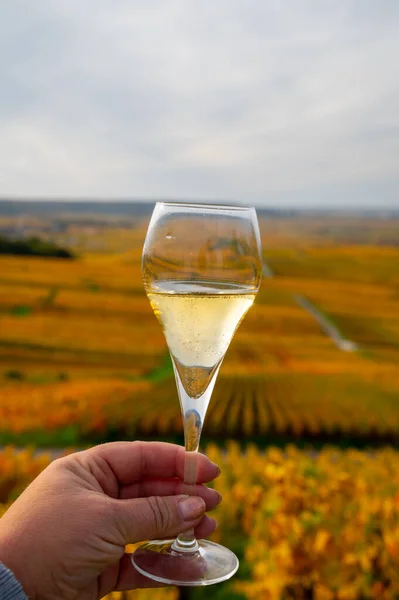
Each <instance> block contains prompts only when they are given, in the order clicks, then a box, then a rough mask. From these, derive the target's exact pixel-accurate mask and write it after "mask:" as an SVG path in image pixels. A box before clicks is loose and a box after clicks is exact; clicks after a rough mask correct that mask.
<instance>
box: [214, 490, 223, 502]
mask: <svg viewBox="0 0 399 600" xmlns="http://www.w3.org/2000/svg"><path fill="white" fill-rule="evenodd" d="M213 491H214V492H215V494H216V496H217V499H218V504H219V503H220V502H221V501H222V494H220V492H218V491H217V490H213Z"/></svg>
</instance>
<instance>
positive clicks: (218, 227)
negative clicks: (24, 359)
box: [132, 202, 262, 586]
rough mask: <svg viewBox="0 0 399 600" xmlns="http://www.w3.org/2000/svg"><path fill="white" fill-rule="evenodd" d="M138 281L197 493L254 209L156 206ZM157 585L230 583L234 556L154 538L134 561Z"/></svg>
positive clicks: (255, 277)
mask: <svg viewBox="0 0 399 600" xmlns="http://www.w3.org/2000/svg"><path fill="white" fill-rule="evenodd" d="M142 264H143V282H144V287H145V290H146V293H147V296H148V298H149V300H150V303H151V306H152V308H153V310H154V312H155V314H156V316H157V318H158V320H159V322H160V323H161V326H162V328H163V332H164V335H165V338H166V342H167V345H168V348H169V351H170V355H171V357H172V362H173V368H174V373H175V378H176V384H177V390H178V395H179V399H180V406H181V411H182V416H183V424H184V438H185V449H186V454H185V467H184V484H185V490H184V491H185V493H186V494H189V495H193V494H195V483H196V480H197V456H198V454H197V452H198V447H199V442H200V436H201V431H202V426H203V422H204V419H205V414H206V411H207V408H208V404H209V400H210V398H211V395H212V391H213V388H214V385H215V382H216V377H217V374H218V371H219V368H220V365H221V363H222V361H223V358H224V356H225V353H226V351H227V348H228V346H229V344H230V342H231V340H232V338H233V335H234V333H235V331H236V329H237V327H238V326H239V324H240V322H241V321H242V319H243V318H244V316H245V314H246V313H247V311H248V310H249V308H250V307H251V306H252V303H253V301H254V299H255V296H256V293H257V291H258V289H259V286H260V281H261V272H262V253H261V243H260V235H259V226H258V220H257V217H256V212H255V209H254V208H253V207H233V206H216V205H211V204H182V203H174V202H159V203H157V204H156V206H155V208H154V212H153V214H152V217H151V221H150V224H149V227H148V231H147V235H146V239H145V243H144V249H143V263H142ZM132 562H133V564H134V566H135V567H136V569H137V570H138V571H139V572H140V573H142V574H143V575H146V576H147V577H150V578H152V579H154V580H155V581H158V582H161V583H167V584H171V585H179V586H182V585H189V586H195V585H210V584H213V583H218V582H220V581H224V580H226V579H229V578H230V577H231V576H232V575H234V573H235V572H236V571H237V569H238V559H237V557H236V556H235V554H233V552H231V551H230V550H228V549H227V548H225V547H224V546H221V545H219V544H215V543H214V542H211V541H208V540H196V539H195V537H194V531H188V532H185V533H183V534H181V535H179V536H178V537H177V539H176V540H156V541H152V542H149V543H146V544H143V545H142V546H140V547H139V548H138V549H137V550H136V551H135V552H134V554H133V556H132Z"/></svg>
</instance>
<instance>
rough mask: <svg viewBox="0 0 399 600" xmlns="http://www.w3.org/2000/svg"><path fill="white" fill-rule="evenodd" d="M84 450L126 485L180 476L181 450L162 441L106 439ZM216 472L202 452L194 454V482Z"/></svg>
mask: <svg viewBox="0 0 399 600" xmlns="http://www.w3.org/2000/svg"><path fill="white" fill-rule="evenodd" d="M88 452H90V453H93V454H95V455H96V456H98V457H99V458H101V459H103V460H105V461H106V463H107V464H108V466H109V467H110V469H111V470H112V472H113V474H114V475H115V477H116V479H117V480H118V482H119V484H121V485H127V484H129V483H134V482H136V481H140V480H141V479H145V478H148V477H160V478H163V479H165V478H170V477H178V478H180V479H183V478H184V456H185V450H184V448H183V447H182V446H177V445H176V444H167V443H166V442H110V443H108V444H102V445H100V446H95V447H94V448H91V449H90V450H89V451H88ZM219 473H220V470H219V467H218V466H217V465H215V464H214V463H213V462H211V461H210V460H209V458H207V457H206V456H205V455H204V454H200V453H198V457H197V483H208V482H209V481H212V479H215V477H217V476H218V475H219Z"/></svg>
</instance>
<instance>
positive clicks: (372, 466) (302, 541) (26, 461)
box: [0, 442, 399, 600]
mask: <svg viewBox="0 0 399 600" xmlns="http://www.w3.org/2000/svg"><path fill="white" fill-rule="evenodd" d="M226 449H227V452H226V451H225V450H226ZM226 449H222V450H221V449H219V448H218V447H216V446H215V445H209V446H208V447H206V448H205V452H206V453H207V455H208V456H209V457H210V458H211V459H212V460H213V461H215V462H217V463H218V464H219V465H220V466H221V469H222V475H221V476H220V477H219V478H218V479H217V480H215V488H216V489H218V491H219V492H221V493H222V495H223V498H224V501H223V504H222V506H221V508H219V509H216V511H215V517H216V518H217V519H218V521H219V527H218V529H217V530H216V532H215V533H214V534H213V539H214V540H215V541H217V542H221V543H223V544H226V545H227V546H229V547H230V548H231V549H233V550H234V551H235V552H236V553H237V554H238V555H239V557H240V559H241V564H240V570H239V572H238V574H237V577H236V578H234V579H233V580H231V581H230V582H227V583H226V584H222V585H220V586H218V590H219V591H218V593H219V594H221V591H222V592H223V594H224V596H223V597H225V598H242V599H248V600H255V599H257V598H267V599H270V600H280V599H281V598H287V599H288V598H290V599H300V598H314V599H315V600H360V599H362V600H363V599H364V600H366V599H367V600H371V599H377V598H384V599H386V600H394V599H395V598H397V597H398V595H399V471H398V469H397V464H398V461H399V454H398V452H396V451H394V450H390V449H384V450H379V451H376V452H373V453H372V454H368V453H364V452H359V451H355V450H347V451H339V450H336V449H333V448H326V449H324V450H323V451H322V452H320V453H318V454H316V455H315V454H313V453H311V452H306V451H300V450H298V449H297V448H295V447H294V446H287V447H286V448H284V449H282V450H279V449H277V448H273V447H270V448H269V449H268V450H267V452H266V453H263V452H260V451H259V450H258V449H257V448H256V447H255V446H249V447H248V448H247V450H246V453H245V454H243V453H242V451H241V449H240V447H239V446H238V445H237V444H236V443H234V442H229V443H228V445H227V447H226ZM49 460H50V457H49V456H45V455H43V456H41V457H36V458H35V457H34V456H33V455H32V453H31V451H29V450H25V451H24V452H19V453H18V452H15V451H13V449H12V448H8V449H6V450H4V451H3V452H1V453H0V481H1V486H0V502H1V503H2V504H1V505H0V506H2V507H3V509H4V508H5V507H6V505H7V503H9V502H10V501H12V500H13V499H14V498H15V497H16V495H17V494H18V493H20V492H21V491H22V489H23V488H24V487H25V486H26V485H27V484H28V483H29V481H31V480H32V478H33V477H35V476H36V475H37V474H38V473H39V472H40V471H41V470H42V469H43V468H44V467H45V466H46V464H48V462H49ZM215 591H216V590H215ZM205 594H206V595H209V592H202V591H201V590H197V591H196V595H195V596H193V597H195V598H198V599H201V598H205V597H206V595H205ZM177 597H178V592H177V591H176V590H174V589H170V590H165V589H161V590H151V591H149V590H142V591H140V592H134V593H133V592H130V593H124V594H118V593H115V594H114V595H112V596H109V597H108V600H111V598H115V599H117V598H118V599H119V600H131V599H133V598H138V599H139V600H147V599H150V598H151V599H154V600H175V599H177ZM220 597H222V596H220Z"/></svg>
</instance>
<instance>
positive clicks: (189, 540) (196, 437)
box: [172, 410, 202, 552]
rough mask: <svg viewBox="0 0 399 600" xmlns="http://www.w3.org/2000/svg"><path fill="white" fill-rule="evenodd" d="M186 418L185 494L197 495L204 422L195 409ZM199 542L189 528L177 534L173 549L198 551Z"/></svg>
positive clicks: (186, 414) (188, 412) (192, 530)
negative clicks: (198, 465) (200, 446)
mask: <svg viewBox="0 0 399 600" xmlns="http://www.w3.org/2000/svg"><path fill="white" fill-rule="evenodd" d="M183 419H184V442H185V450H186V454H185V457H184V485H183V494H187V496H195V495H196V483H197V462H198V460H197V459H198V448H199V443H200V437H201V429H202V423H201V419H200V417H199V415H198V413H197V412H196V411H195V410H192V411H187V412H186V413H185V415H184V416H183ZM198 548H199V547H198V543H197V540H196V539H195V535H194V529H189V530H188V531H185V532H184V533H181V534H180V535H178V536H177V538H176V540H175V542H174V544H173V546H172V549H173V550H177V551H178V552H197V551H198Z"/></svg>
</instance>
